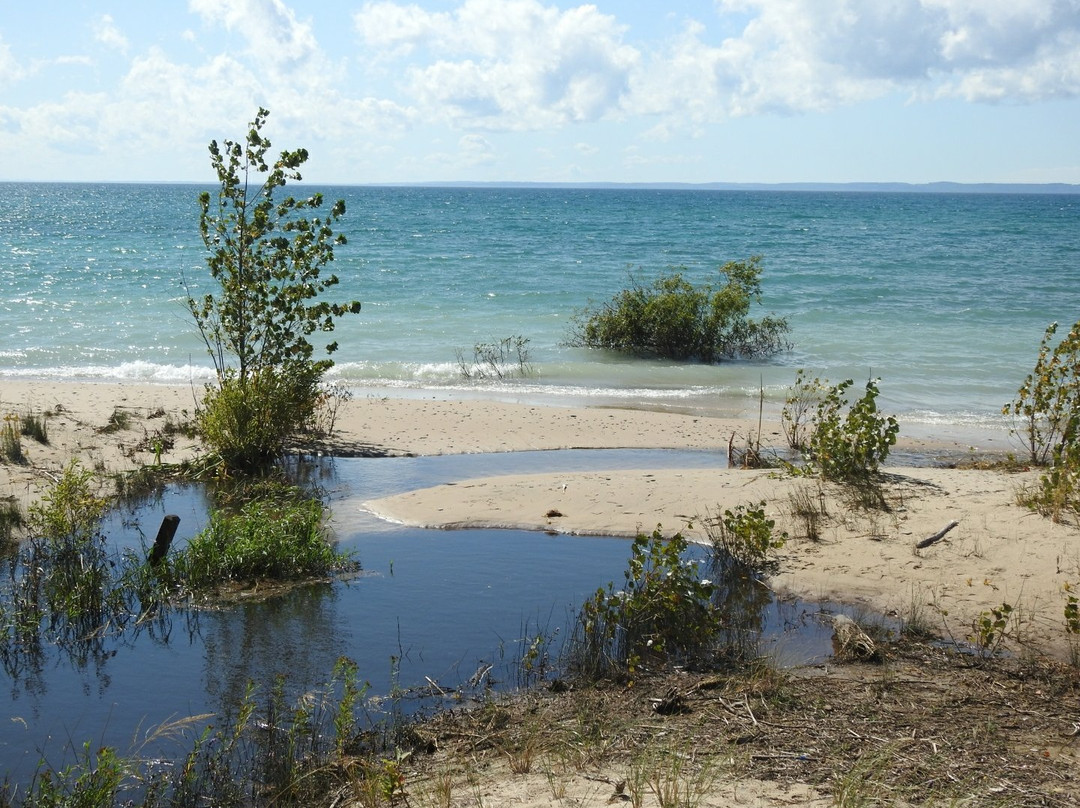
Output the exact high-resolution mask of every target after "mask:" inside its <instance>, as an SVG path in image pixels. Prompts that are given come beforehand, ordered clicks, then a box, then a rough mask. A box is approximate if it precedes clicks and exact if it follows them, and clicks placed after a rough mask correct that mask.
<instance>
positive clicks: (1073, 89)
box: [0, 0, 1080, 183]
mask: <svg viewBox="0 0 1080 808" xmlns="http://www.w3.org/2000/svg"><path fill="white" fill-rule="evenodd" d="M259 106H264V107H267V108H268V109H269V110H270V112H271V115H270V120H269V123H268V127H267V131H266V134H268V135H269V137H270V139H271V140H272V141H273V142H274V145H275V147H280V148H295V147H298V146H303V147H305V148H307V149H308V150H309V152H310V153H311V160H310V161H309V163H308V167H307V171H306V172H305V180H309V181H314V182H324V183H327V182H341V183H379V182H425V181H455V180H474V181H549V182H859V181H864V182H885V181H901V182H932V181H940V180H947V181H956V182H1071V183H1080V2H1078V1H1077V0H712V1H711V2H710V1H709V0H700V1H695V0H666V2H661V1H660V0H619V1H618V2H616V1H615V0H599V1H598V2H596V3H593V4H577V3H574V2H565V1H564V0H557V1H554V0H418V2H394V1H393V0H373V1H372V2H363V0H355V2H343V1H341V0H324V2H298V1H296V0H188V1H187V2H182V1H181V0H156V1H155V2H147V0H116V2H110V0H99V1H98V2H81V1H80V0H37V1H36V2H14V0H0V156H2V159H0V179H8V180H91V181H96V180H111V181H123V180H129V181H140V180H163V181H184V180H190V181H209V180H210V179H212V175H211V173H210V169H209V162H208V159H207V152H206V146H207V143H208V142H209V141H210V140H211V139H212V138H217V139H219V140H220V139H224V138H239V137H241V136H242V135H243V133H244V131H245V130H246V124H247V122H248V121H250V120H251V118H252V117H253V115H254V113H255V111H256V109H257V108H258V107H259Z"/></svg>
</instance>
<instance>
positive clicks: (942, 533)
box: [915, 522, 960, 550]
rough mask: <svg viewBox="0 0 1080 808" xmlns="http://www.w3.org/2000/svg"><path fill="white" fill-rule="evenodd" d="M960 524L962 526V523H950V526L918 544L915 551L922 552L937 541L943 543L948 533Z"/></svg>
mask: <svg viewBox="0 0 1080 808" xmlns="http://www.w3.org/2000/svg"><path fill="white" fill-rule="evenodd" d="M958 524H960V523H959V522H949V524H947V525H945V527H943V528H942V529H941V530H939V531H938V532H937V533H935V534H934V535H933V536H927V537H926V538H925V539H923V540H922V541H921V542H919V543H918V544H916V545H915V549H916V550H921V549H923V548H924V547H929V546H930V545H931V544H933V543H934V542H936V541H941V540H942V539H943V538H944V537H945V534H946V533H948V532H949V531H950V530H952V529H953V528H954V527H956V526H957V525H958Z"/></svg>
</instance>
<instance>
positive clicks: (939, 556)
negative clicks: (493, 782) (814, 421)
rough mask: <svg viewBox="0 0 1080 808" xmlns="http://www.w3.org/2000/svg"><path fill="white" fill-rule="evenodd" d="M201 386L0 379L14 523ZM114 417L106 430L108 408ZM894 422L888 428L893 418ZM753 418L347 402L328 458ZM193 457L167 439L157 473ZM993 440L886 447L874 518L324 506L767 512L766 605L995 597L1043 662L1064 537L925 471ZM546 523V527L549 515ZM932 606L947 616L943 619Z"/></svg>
mask: <svg viewBox="0 0 1080 808" xmlns="http://www.w3.org/2000/svg"><path fill="white" fill-rule="evenodd" d="M200 392H201V389H199V388H195V389H194V390H193V388H192V387H191V386H190V385H184V386H176V385H152V384H111V383H93V384H92V383H82V382H79V383H63V382H6V383H3V384H0V408H2V409H3V414H4V415H8V414H15V415H19V414H22V413H25V412H28V411H29V412H36V413H39V414H40V413H43V412H48V413H50V415H49V417H48V429H49V444H48V445H41V444H38V443H36V442H33V441H31V440H29V439H27V438H24V439H23V449H24V452H25V454H26V457H27V463H26V464H24V465H14V464H10V463H7V464H3V465H0V495H2V496H6V497H8V498H10V499H12V500H14V501H15V502H16V503H17V504H19V506H20V507H22V508H23V510H24V511H25V509H26V507H27V506H28V505H29V504H30V503H32V502H33V501H35V500H36V498H37V497H38V496H40V493H41V491H42V490H44V489H45V488H47V485H48V483H49V482H50V480H51V478H52V477H53V476H54V475H55V474H56V473H58V472H59V471H60V470H61V469H62V468H63V467H64V466H65V465H66V464H67V463H68V462H69V460H70V459H71V458H72V457H78V458H80V460H81V462H82V463H83V464H84V466H86V467H88V468H94V469H96V470H97V471H99V472H101V473H103V474H106V475H107V474H113V473H116V472H122V471H125V470H128V469H133V468H137V467H139V466H141V465H145V464H150V463H153V462H154V460H155V455H154V452H153V449H152V448H151V444H152V441H151V440H150V439H151V438H152V436H153V435H154V434H155V432H156V431H157V430H159V429H161V427H162V426H163V425H164V423H165V422H166V421H167V420H168V419H172V420H173V421H183V420H186V419H188V418H190V417H191V414H192V413H193V412H194V407H195V403H196V395H198V394H199V393H200ZM118 410H119V411H124V412H127V413H129V415H130V419H129V420H128V421H127V423H125V424H124V425H123V426H122V427H120V428H117V429H114V430H110V429H109V427H110V419H113V415H114V413H115V412H117V411H118ZM901 427H903V424H901ZM756 428H757V419H756V417H755V419H754V421H753V422H750V421H747V420H745V419H730V418H712V417H706V416H700V415H688V414H679V413H671V412H658V411H655V410H652V409H630V408H621V407H620V408H610V407H591V408H581V407H553V406H548V405H540V404H535V405H534V404H522V403H508V402H498V401H486V400H481V399H467V400H453V399H442V398H439V397H431V398H423V397H411V398H390V397H383V398H376V397H365V398H354V399H353V400H351V401H346V402H344V403H343V404H342V406H341V408H340V410H339V412H338V416H337V422H336V435H335V438H334V440H333V441H332V442H331V445H330V446H328V447H327V449H328V450H329V451H330V453H332V454H341V455H343V456H348V455H350V454H353V455H364V454H368V455H371V454H382V455H434V454H444V455H452V454H466V453H468V454H473V453H484V452H507V451H524V450H537V449H567V448H595V449H613V448H642V449H649V448H658V449H659V448H663V449H707V450H715V451H726V450H727V446H728V441H729V439H730V438H731V436H732V434H735V435H737V436H738V437H737V439H736V443H739V442H740V440H741V441H745V437H746V435H747V434H748V433H749V432H751V431H753V430H756ZM762 431H763V438H762V443H763V445H772V446H780V445H782V443H783V440H782V436H781V433H780V428H779V424H778V423H776V422H770V421H766V422H764V424H763V430H762ZM198 452H199V446H198V444H197V441H195V440H189V439H185V438H181V437H179V436H177V438H176V441H175V444H174V445H173V446H172V448H170V449H168V450H167V451H165V452H164V454H163V456H162V460H163V462H167V463H168V462H179V461H180V460H183V459H187V458H189V457H192V456H194V455H196V454H197V453H198ZM1000 454H1003V453H1002V452H999V451H998V450H997V449H996V448H995V446H994V442H993V441H992V440H991V441H987V443H986V444H985V445H983V446H981V447H978V448H977V451H975V452H974V453H973V452H972V451H971V444H968V443H966V442H963V441H958V440H955V439H954V440H939V441H930V440H925V439H914V438H906V439H904V438H903V436H902V440H901V442H900V444H898V446H897V447H896V456H897V457H900V458H901V459H903V458H905V457H908V456H911V455H914V456H921V457H928V456H931V455H932V456H933V457H935V458H937V459H938V461H939V462H937V463H936V464H935V465H934V466H931V465H919V466H911V465H907V464H904V465H889V466H887V467H886V468H885V469H884V471H886V472H887V474H888V479H889V484H888V486H887V489H888V492H889V500H890V509H889V510H888V511H866V510H861V509H858V508H853V507H851V505H850V503H849V502H848V495H847V493H846V492H845V491H844V490H843V489H841V488H838V487H836V486H822V485H820V484H819V483H818V482H817V481H816V480H811V479H801V478H791V477H783V476H780V475H778V474H776V473H775V472H769V471H747V470H742V469H728V468H717V469H708V470H701V469H695V470H679V469H639V470H636V471H618V472H587V473H586V472H574V473H552V474H535V475H508V476H503V477H487V478H479V479H470V480H469V481H467V483H459V484H454V485H441V486H434V487H431V488H426V489H421V490H416V491H410V492H405V493H403V494H398V495H395V496H391V497H385V498H382V499H378V500H374V501H365V500H364V499H363V498H362V497H360V498H358V499H356V500H352V499H350V500H346V501H344V502H335V504H334V507H335V509H342V508H358V509H364V510H368V511H370V512H373V513H375V514H378V515H380V516H382V517H383V518H386V519H389V520H391V521H396V522H400V523H404V524H410V525H419V526H425V527H431V528H462V527H515V528H524V529H528V530H535V531H555V532H563V533H577V534H587V535H615V536H633V535H635V534H636V532H638V531H641V530H644V531H651V530H652V529H653V528H654V527H655V526H657V525H658V524H659V525H661V526H662V527H663V529H664V531H665V532H668V533H673V532H675V531H676V530H683V529H685V528H686V525H687V523H694V524H695V531H693V537H694V538H697V539H698V540H701V539H703V538H704V534H702V533H701V532H700V524H701V519H702V517H703V515H705V514H706V513H717V512H722V511H723V510H724V509H725V508H732V507H735V506H736V505H739V504H747V503H756V502H759V501H762V500H764V501H766V502H767V506H766V511H767V513H768V515H769V516H770V518H773V519H775V520H776V522H777V529H778V530H783V531H786V532H788V533H789V535H790V538H789V540H788V543H787V544H786V545H785V547H784V548H783V549H782V550H781V552H780V553H779V561H780V568H779V572H778V573H777V574H776V575H775V576H773V577H772V578H771V579H770V584H771V585H772V586H773V587H774V588H775V589H776V590H777V591H778V592H779V593H791V594H797V595H800V596H803V597H807V598H810V599H814V600H824V599H830V600H839V601H842V602H846V603H861V604H865V605H866V607H867V608H869V609H872V610H874V611H876V612H879V613H882V614H892V615H895V616H898V617H900V618H901V619H903V620H914V619H917V618H919V619H922V620H926V621H928V622H929V623H930V625H931V627H932V628H934V629H936V630H938V631H943V630H944V631H948V632H951V633H953V635H954V636H956V637H958V638H963V637H966V636H967V634H968V633H969V632H970V630H971V622H972V621H973V620H974V619H976V618H977V617H978V615H979V614H981V613H982V612H984V611H986V610H987V609H990V608H993V607H995V606H998V605H1000V604H1001V603H1003V602H1007V603H1011V604H1012V605H1014V606H1015V607H1016V611H1017V613H1018V614H1019V615H1020V617H1019V618H1018V619H1020V620H1022V621H1023V636H1024V638H1025V640H1026V641H1030V642H1032V643H1034V644H1036V645H1037V646H1039V647H1040V648H1044V649H1047V650H1049V651H1051V652H1052V653H1055V654H1056V655H1061V653H1063V652H1064V651H1065V650H1066V646H1067V640H1068V635H1067V634H1066V633H1065V631H1064V621H1063V617H1062V609H1063V606H1064V602H1065V601H1064V598H1065V594H1064V587H1065V585H1066V584H1069V585H1072V586H1076V585H1078V584H1080V550H1077V549H1076V548H1077V547H1080V541H1078V540H1080V529H1078V528H1077V527H1076V526H1073V525H1056V524H1053V523H1051V522H1050V521H1049V520H1047V519H1044V518H1043V517H1041V516H1038V515H1037V514H1034V513H1031V512H1030V511H1028V510H1027V509H1025V508H1023V507H1021V506H1019V505H1017V504H1016V492H1017V490H1018V488H1019V487H1021V486H1023V485H1027V484H1030V483H1031V482H1033V481H1034V480H1035V479H1036V474H1035V473H1034V472H1022V473H1007V472H1004V471H1001V470H997V469H993V470H985V469H978V468H956V467H941V466H942V465H946V466H947V465H949V463H946V462H943V461H942V460H941V458H947V459H949V460H963V459H966V458H968V459H970V458H972V457H974V458H975V459H978V458H981V457H989V456H999V455H1000ZM799 495H808V496H809V498H810V500H811V501H813V502H818V503H820V505H821V506H822V507H823V508H824V511H825V514H824V515H823V526H822V528H821V531H820V534H821V535H820V537H819V538H818V539H817V540H812V539H811V538H808V537H807V536H806V535H805V534H806V533H807V531H806V529H805V527H804V526H803V525H802V524H801V523H800V516H799V515H798V513H797V509H796V508H795V506H794V504H793V503H794V501H795V497H797V496H799ZM554 513H558V514H560V515H559V516H554V515H552V514H554ZM951 521H959V523H960V525H959V526H958V528H957V529H955V530H953V531H952V532H951V533H949V535H948V536H946V537H945V539H943V540H942V541H940V542H938V543H936V544H934V545H933V546H932V547H929V548H927V549H925V550H922V551H918V552H916V551H915V550H914V544H915V543H916V542H917V541H919V540H921V539H924V538H926V537H927V536H930V535H931V534H933V533H935V532H937V531H939V530H940V529H941V528H942V527H943V526H945V525H946V524H948V523H949V522H951ZM942 612H948V617H947V618H946V617H945V616H944V615H942Z"/></svg>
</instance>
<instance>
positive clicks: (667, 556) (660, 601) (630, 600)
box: [573, 526, 720, 677]
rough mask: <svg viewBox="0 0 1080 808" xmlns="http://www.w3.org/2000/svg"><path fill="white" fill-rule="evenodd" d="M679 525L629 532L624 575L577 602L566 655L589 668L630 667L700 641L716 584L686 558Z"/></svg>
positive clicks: (708, 626)
mask: <svg viewBox="0 0 1080 808" xmlns="http://www.w3.org/2000/svg"><path fill="white" fill-rule="evenodd" d="M687 548H688V543H687V540H686V538H685V537H684V536H683V535H682V533H676V534H675V535H674V536H672V537H671V538H670V539H665V538H664V536H663V533H662V532H661V530H660V528H659V526H658V527H657V528H656V529H655V530H654V531H653V532H652V534H651V535H646V534H644V533H640V534H638V536H637V538H635V539H634V543H633V548H632V554H631V558H630V563H629V566H628V568H627V570H626V572H625V578H626V583H625V585H624V586H623V588H622V589H620V590H615V588H614V584H608V586H607V589H603V588H601V589H598V590H597V591H596V594H595V595H593V597H592V598H591V599H590V600H588V601H587V602H586V603H585V605H584V606H583V607H582V609H581V614H580V615H579V618H578V627H577V628H578V631H577V642H576V648H575V649H574V654H573V657H574V659H573V662H574V665H575V667H577V668H578V670H579V671H580V672H581V673H583V674H585V675H588V676H596V677H599V676H608V675H616V676H617V675H623V674H629V675H631V676H633V674H634V672H635V671H636V670H637V668H638V667H639V666H640V665H641V663H642V661H643V660H646V659H664V658H669V657H675V658H678V657H680V656H687V655H689V654H691V653H693V652H694V651H696V650H698V649H700V648H702V647H704V646H705V645H706V644H707V643H708V642H709V641H710V640H711V639H712V638H713V637H714V636H715V634H716V632H717V631H718V629H719V627H720V620H719V613H718V612H717V610H716V609H715V608H714V606H713V604H712V602H711V598H712V595H713V592H714V590H715V587H714V585H713V583H712V582H711V581H709V580H703V579H702V578H701V577H700V576H699V575H698V564H697V562H693V561H685V560H684V559H683V555H684V554H685V553H686V551H687Z"/></svg>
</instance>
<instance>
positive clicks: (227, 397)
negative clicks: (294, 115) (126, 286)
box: [187, 108, 360, 462]
mask: <svg viewBox="0 0 1080 808" xmlns="http://www.w3.org/2000/svg"><path fill="white" fill-rule="evenodd" d="M268 115H269V113H268V112H267V111H266V110H265V109H262V108H260V109H259V111H258V113H257V114H256V116H255V120H254V121H252V123H251V126H250V129H249V131H248V133H247V137H246V139H245V141H244V142H243V143H238V142H234V141H230V140H226V141H225V142H224V144H223V145H221V146H219V145H218V143H217V141H211V143H210V163H211V165H212V166H213V168H214V171H215V173H216V174H217V178H218V182H219V186H220V187H219V188H218V191H217V193H216V194H211V193H209V192H204V193H201V194H200V195H199V210H200V214H199V233H200V235H201V236H202V240H203V244H204V245H205V246H206V249H207V253H208V254H207V259H206V263H207V268H208V269H209V272H210V276H211V278H212V280H213V281H214V282H215V283H216V285H217V291H216V292H213V293H206V294H204V295H202V296H201V297H198V298H196V297H195V296H194V295H190V294H189V297H188V300H187V304H188V309H189V311H190V312H191V314H192V317H193V319H194V320H195V325H196V327H197V328H198V331H199V334H200V335H201V336H202V339H203V342H204V343H205V345H206V348H207V352H208V354H209V355H210V358H211V360H212V361H213V363H214V368H215V370H216V373H217V379H218V386H219V389H218V390H217V391H210V392H208V396H207V400H206V402H205V404H206V407H205V409H206V410H207V411H209V410H211V409H213V408H214V407H217V408H219V409H220V408H227V407H234V406H235V407H239V408H240V409H239V410H237V411H234V412H227V411H226V412H217V413H211V414H210V415H209V416H207V417H204V418H201V423H202V426H203V432H204V435H205V436H206V437H207V439H208V440H209V441H210V443H211V445H212V446H214V448H215V449H217V450H218V451H219V452H222V451H223V448H227V449H228V452H229V453H230V454H231V455H232V456H234V457H239V458H244V459H245V462H246V460H250V459H253V458H262V460H260V462H264V461H265V460H266V459H272V458H273V457H274V456H275V455H276V454H278V453H280V452H281V451H282V449H283V447H284V444H285V443H286V441H287V440H288V439H289V438H290V437H291V436H293V435H295V434H296V433H297V432H298V431H300V430H301V429H302V428H303V427H304V425H305V418H307V417H309V416H310V412H311V410H312V405H313V402H314V398H315V397H317V396H318V382H319V379H320V378H321V376H322V374H323V373H324V372H325V371H326V369H328V368H329V367H330V366H331V364H332V362H331V361H330V360H329V359H322V360H317V361H316V360H315V359H314V354H315V348H314V346H313V345H312V343H311V341H310V339H309V338H310V337H311V335H312V334H314V333H315V332H317V331H322V332H330V331H333V330H334V326H335V322H336V320H337V318H339V317H342V316H344V315H346V314H355V313H357V312H359V311H360V303H359V302H358V301H351V302H347V303H338V302H333V301H330V300H328V299H326V298H325V294H326V292H327V291H328V290H329V289H331V288H332V287H334V286H336V285H337V284H338V278H337V276H336V275H329V276H323V275H322V274H321V273H322V269H323V268H324V267H325V266H326V265H327V264H329V263H330V262H331V261H333V260H334V248H335V247H336V246H338V245H341V244H345V237H344V236H342V235H335V234H334V225H335V224H336V223H337V221H338V219H340V218H341V217H342V216H343V215H344V214H345V203H344V201H343V200H339V201H337V202H335V203H334V204H333V205H332V206H331V208H330V210H329V212H327V213H325V214H323V215H321V216H320V215H311V214H314V213H318V212H321V211H322V209H323V196H322V194H319V193H316V194H312V195H311V196H309V197H306V198H300V199H298V198H296V197H293V196H286V197H284V198H282V199H276V198H275V197H276V194H277V192H278V191H280V189H282V188H284V187H285V186H286V185H287V184H288V183H289V182H293V181H299V180H300V179H301V175H300V171H299V169H300V167H301V166H302V165H303V164H304V163H305V162H306V161H307V159H308V153H307V150H306V149H296V150H294V151H283V152H281V153H280V155H279V156H278V157H277V159H276V160H273V161H272V162H271V160H270V158H269V157H268V154H269V151H270V147H271V144H270V141H269V140H268V139H266V138H265V137H263V136H262V134H261V131H262V128H263V125H264V124H265V122H266V118H267V116H268ZM337 347H338V344H337V342H336V341H329V342H328V343H326V344H325V351H326V353H327V354H328V355H329V354H332V353H333V352H334V351H336V350H337ZM293 377H296V378H299V379H301V380H302V383H300V384H291V385H290V384H287V382H286V380H287V379H289V378H293ZM226 388H232V389H226ZM286 390H287V392H288V394H289V395H297V396H300V398H299V399H294V400H292V401H289V400H282V399H281V398H280V395H281V394H282V393H283V391H286ZM261 394H270V395H273V396H276V397H277V398H275V399H273V400H268V401H247V402H245V399H252V398H256V397H258V396H259V395H261ZM247 410H254V411H257V412H263V413H265V412H268V411H269V412H272V413H273V416H274V417H273V418H271V419H270V420H264V421H262V422H261V424H262V425H263V426H265V427H268V428H269V431H267V430H266V429H257V430H247V431H248V432H249V433H250V434H251V435H252V436H253V437H255V438H257V439H258V440H259V442H260V443H259V445H258V446H255V447H254V448H253V451H244V447H243V446H239V447H238V446H236V445H235V444H229V445H228V446H227V447H223V446H222V445H218V444H217V443H216V440H217V437H218V436H231V437H237V436H239V437H240V438H241V439H244V434H243V433H244V430H246V429H247V428H246V427H244V426H243V424H242V423H241V422H242V421H243V420H244V419H245V418H247V417H248V416H249V415H250V413H249V412H247ZM282 416H284V417H282ZM230 424H233V425H236V428H233V426H230ZM223 425H224V426H227V427H228V428H227V429H222V428H221V427H222V426H223ZM226 462H231V461H230V460H229V459H228V458H226Z"/></svg>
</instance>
